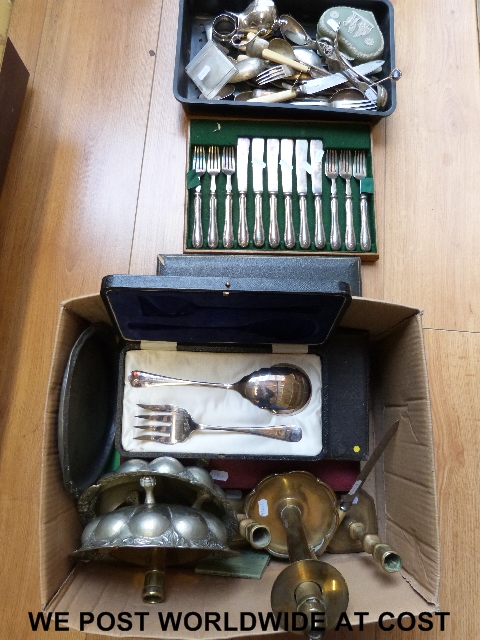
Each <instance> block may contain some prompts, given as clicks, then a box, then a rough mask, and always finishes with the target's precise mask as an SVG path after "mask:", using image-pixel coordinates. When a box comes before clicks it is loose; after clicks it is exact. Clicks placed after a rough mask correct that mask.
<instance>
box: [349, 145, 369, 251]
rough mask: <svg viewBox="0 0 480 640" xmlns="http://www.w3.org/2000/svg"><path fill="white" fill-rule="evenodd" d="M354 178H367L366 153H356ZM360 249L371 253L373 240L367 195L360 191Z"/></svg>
mask: <svg viewBox="0 0 480 640" xmlns="http://www.w3.org/2000/svg"><path fill="white" fill-rule="evenodd" d="M353 177H354V178H355V180H358V182H359V184H360V180H363V179H364V178H366V177H367V160H366V155H365V151H355V155H354V157H353ZM360 248H361V250H362V251H370V249H371V248H372V239H371V237H370V226H369V224H368V202H367V194H366V193H362V191H361V190H360Z"/></svg>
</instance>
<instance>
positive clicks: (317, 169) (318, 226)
mask: <svg viewBox="0 0 480 640" xmlns="http://www.w3.org/2000/svg"><path fill="white" fill-rule="evenodd" d="M322 160H323V142H322V141H321V140H311V141H310V164H311V165H312V192H313V195H314V198H315V240H314V242H315V248H316V249H324V248H325V244H326V237H325V228H324V226H323V216H322V186H323V185H322V180H323V172H322Z"/></svg>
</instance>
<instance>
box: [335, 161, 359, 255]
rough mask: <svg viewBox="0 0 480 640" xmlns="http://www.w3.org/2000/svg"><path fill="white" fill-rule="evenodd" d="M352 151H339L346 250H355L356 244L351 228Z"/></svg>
mask: <svg viewBox="0 0 480 640" xmlns="http://www.w3.org/2000/svg"><path fill="white" fill-rule="evenodd" d="M352 171H353V166H352V152H351V151H350V150H348V151H341V152H340V164H339V172H338V173H339V175H340V178H342V179H343V180H345V214H346V215H345V217H346V228H345V247H346V248H347V251H355V249H356V246H357V240H356V238H355V229H354V228H353V199H352V185H351V184H350V180H351V178H352Z"/></svg>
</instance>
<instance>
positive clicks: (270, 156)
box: [267, 138, 280, 249]
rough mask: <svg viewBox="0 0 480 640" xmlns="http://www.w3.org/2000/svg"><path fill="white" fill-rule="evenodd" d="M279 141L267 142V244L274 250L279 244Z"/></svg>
mask: <svg viewBox="0 0 480 640" xmlns="http://www.w3.org/2000/svg"><path fill="white" fill-rule="evenodd" d="M279 153H280V140H277V139H275V138H269V139H268V140H267V176H268V193H269V208H270V223H269V228H268V244H269V245H270V246H271V247H272V249H276V248H277V247H278V245H279V244H280V230H279V228H278V213H277V198H278V155H279Z"/></svg>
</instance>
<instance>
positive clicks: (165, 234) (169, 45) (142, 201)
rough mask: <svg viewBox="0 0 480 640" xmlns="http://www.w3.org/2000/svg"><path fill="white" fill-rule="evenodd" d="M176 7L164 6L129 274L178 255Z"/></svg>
mask: <svg viewBox="0 0 480 640" xmlns="http://www.w3.org/2000/svg"><path fill="white" fill-rule="evenodd" d="M177 19H178V1H177V0H164V2H163V10H162V22H161V26H160V36H159V50H158V51H157V64H156V66H155V77H154V81H153V91H152V100H151V105H150V113H149V120H148V130H147V138H146V143H145V155H144V159H143V168H142V178H141V183H140V192H139V198H138V208H137V220H136V225H135V236H134V239H133V247H132V259H131V263H130V273H145V274H152V273H155V272H156V256H157V254H161V253H182V249H183V212H184V207H185V163H186V148H187V142H186V139H187V125H188V121H187V117H186V116H185V114H184V112H183V109H182V107H181V105H180V103H179V102H177V100H176V99H175V97H174V95H173V92H172V87H173V69H174V64H175V48H176V39H177V29H176V24H177Z"/></svg>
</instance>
